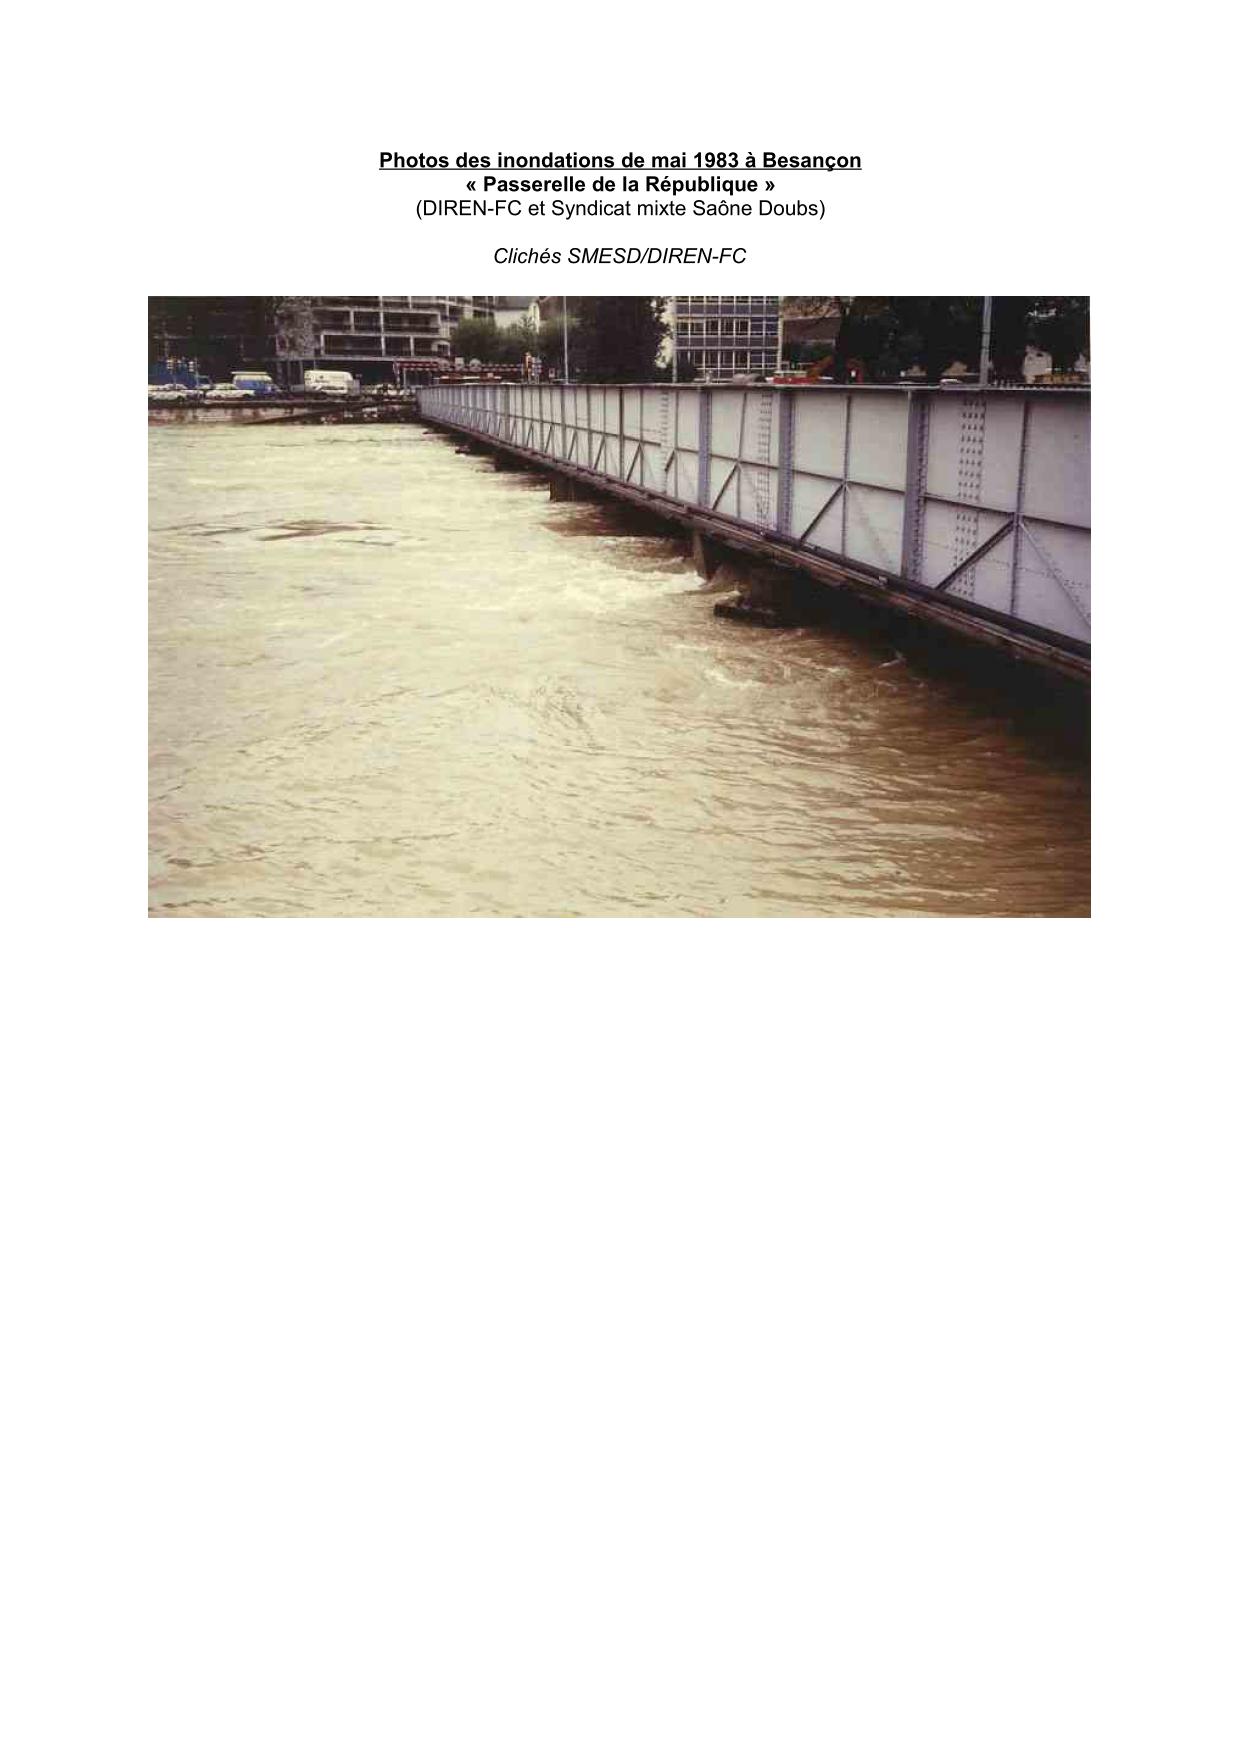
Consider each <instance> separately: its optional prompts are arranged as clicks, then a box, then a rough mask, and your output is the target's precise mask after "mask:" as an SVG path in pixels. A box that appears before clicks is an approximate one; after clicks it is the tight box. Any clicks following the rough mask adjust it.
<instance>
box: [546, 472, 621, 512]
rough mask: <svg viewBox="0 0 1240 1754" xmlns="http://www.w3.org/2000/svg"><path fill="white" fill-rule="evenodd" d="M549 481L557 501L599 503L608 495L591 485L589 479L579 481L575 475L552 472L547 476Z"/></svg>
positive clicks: (552, 493) (553, 496) (554, 498)
mask: <svg viewBox="0 0 1240 1754" xmlns="http://www.w3.org/2000/svg"><path fill="white" fill-rule="evenodd" d="M547 481H548V485H549V486H550V489H551V498H552V500H553V501H556V502H559V501H564V502H566V503H568V504H572V503H574V502H578V501H580V502H584V503H588V504H593V505H598V504H600V503H601V502H602V501H604V500H606V499H607V497H608V496H607V495H606V494H605V493H600V492H599V490H598V489H597V488H596V487H591V486H590V484H589V482H588V481H579V480H578V479H577V477H576V476H575V475H560V474H557V473H552V474H551V475H549V476H548V477H547Z"/></svg>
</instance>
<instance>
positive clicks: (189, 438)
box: [149, 426, 1089, 918]
mask: <svg viewBox="0 0 1240 1754" xmlns="http://www.w3.org/2000/svg"><path fill="white" fill-rule="evenodd" d="M149 437H150V527H151V574H150V894H149V907H150V912H151V913H152V914H156V915H169V916H172V917H182V918H184V917H187V916H191V917H192V916H195V915H496V914H503V915H629V914H644V915H850V914H869V915H892V914H897V915H943V914H953V915H960V914H987V915H1024V914H1054V915H1063V914H1072V915H1080V914H1086V913H1088V911H1089V767H1088V753H1087V748H1086V736H1085V723H1084V719H1085V715H1084V713H1083V711H1082V710H1081V708H1080V707H1079V706H1077V707H1075V708H1074V705H1073V703H1072V702H1071V701H1070V700H1066V699H1064V698H1061V697H1060V696H1059V695H1058V694H1048V693H1047V691H1046V690H1044V689H1041V688H1040V687H1039V686H1038V685H1036V684H1034V685H1032V686H1031V685H1030V684H1029V683H1028V682H1027V681H1023V680H1021V679H1020V678H1018V677H1017V676H1016V675H1015V673H1012V672H1007V671H1001V672H1000V671H994V672H993V673H991V674H989V675H988V676H987V677H986V678H985V679H984V680H982V681H979V680H978V679H977V678H976V676H974V675H972V674H967V675H964V676H961V675H960V674H957V673H956V671H955V670H954V669H952V668H950V667H944V666H943V665H942V664H941V663H936V662H934V661H929V662H927V660H926V656H925V654H924V652H923V651H921V650H920V649H918V650H912V649H907V648H910V642H909V641H907V640H903V639H902V638H901V636H900V634H899V633H898V632H896V633H894V634H893V633H891V632H888V633H887V634H885V635H883V634H880V633H877V632H873V631H867V630H865V629H858V628H857V627H854V626H848V627H843V626H840V627H835V628H831V627H815V628H812V629H797V630H777V631H773V630H770V629H766V628H759V627H750V626H744V625H738V624H736V623H732V622H728V621H722V620H719V619H717V618H716V617H715V616H714V615H713V614H712V612H711V611H712V607H713V603H714V601H715V600H716V599H715V592H714V588H713V587H715V586H719V585H726V584H727V583H728V581H727V579H726V578H723V577H720V576H719V575H717V576H716V579H715V580H714V581H712V589H711V590H709V591H708V590H705V589H704V588H703V586H702V584H701V581H700V580H699V579H698V578H697V576H696V574H695V573H694V571H693V569H692V566H691V563H690V561H689V560H688V559H687V557H686V555H685V552H684V545H683V543H681V542H678V541H677V540H675V538H674V537H673V536H672V535H670V534H663V533H657V532H654V533H652V531H651V530H650V529H649V528H646V529H642V528H640V527H639V526H637V525H635V524H634V522H633V520H632V518H631V517H630V515H629V514H627V513H626V512H624V511H622V510H619V509H616V508H612V507H608V506H600V505H583V504H576V505H574V504H553V503H551V502H550V501H549V499H548V495H547V487H546V483H545V481H540V480H539V479H538V478H537V477H535V476H533V475H529V474H524V473H498V472H496V471H495V470H494V468H493V467H492V465H491V463H490V462H489V461H488V460H486V459H485V458H482V457H478V456H468V455H463V454H458V452H457V451H456V449H455V447H454V445H453V443H452V441H451V440H449V439H446V438H444V437H443V436H441V435H437V434H435V433H433V432H431V431H430V430H429V429H426V428H422V427H417V426H376V427H368V428H367V427H350V426H326V427H295V426H286V427H280V426H276V427H266V428H264V427H229V426H223V427H215V428H212V427H154V428H152V429H151V431H150V435H149ZM733 582H735V581H733Z"/></svg>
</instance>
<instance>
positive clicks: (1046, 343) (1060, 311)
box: [1029, 296, 1089, 372]
mask: <svg viewBox="0 0 1240 1754" xmlns="http://www.w3.org/2000/svg"><path fill="white" fill-rule="evenodd" d="M1031 303H1032V305H1033V311H1032V314H1031V316H1030V323H1029V327H1030V332H1031V339H1032V340H1033V341H1034V342H1035V343H1036V344H1037V345H1038V346H1039V347H1043V348H1045V349H1046V351H1047V353H1049V354H1050V356H1051V359H1052V361H1053V363H1054V367H1055V370H1056V371H1057V372H1062V371H1072V370H1073V368H1074V367H1075V365H1076V362H1077V360H1078V358H1079V357H1080V355H1081V354H1082V353H1083V354H1084V355H1085V357H1086V358H1087V359H1088V357H1089V300H1088V299H1087V298H1082V297H1071V298H1068V297H1062V296H1061V297H1058V298H1037V299H1033V300H1032V301H1031Z"/></svg>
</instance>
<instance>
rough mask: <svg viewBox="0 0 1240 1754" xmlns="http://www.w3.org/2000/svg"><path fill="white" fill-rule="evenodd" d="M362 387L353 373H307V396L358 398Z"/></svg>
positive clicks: (305, 386)
mask: <svg viewBox="0 0 1240 1754" xmlns="http://www.w3.org/2000/svg"><path fill="white" fill-rule="evenodd" d="M361 387H362V386H361V385H360V384H359V383H358V381H357V379H356V378H355V377H354V376H353V373H352V372H307V373H306V381H305V385H304V388H305V392H306V394H307V396H356V395H357V393H358V391H359V390H360V389H361Z"/></svg>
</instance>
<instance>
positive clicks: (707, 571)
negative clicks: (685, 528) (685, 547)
mask: <svg viewBox="0 0 1240 1754" xmlns="http://www.w3.org/2000/svg"><path fill="white" fill-rule="evenodd" d="M692 552H693V564H694V566H695V567H696V569H697V575H698V577H699V578H700V579H712V578H714V576H715V574H716V573H717V572H718V571H719V568H720V566H721V565H722V564H723V558H724V553H723V549H722V548H721V547H720V546H719V544H718V543H717V542H712V541H711V539H710V537H709V536H703V534H702V532H701V531H700V530H695V531H694V532H693V538H692Z"/></svg>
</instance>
